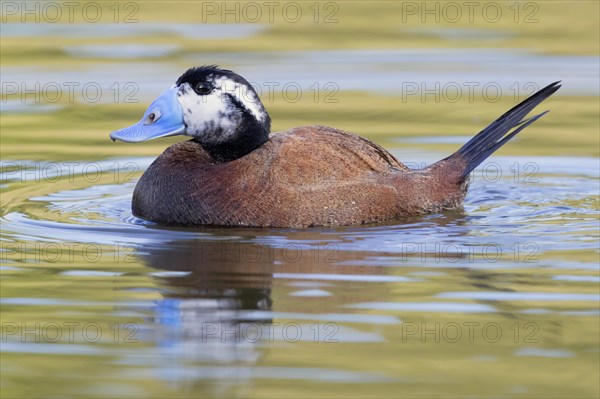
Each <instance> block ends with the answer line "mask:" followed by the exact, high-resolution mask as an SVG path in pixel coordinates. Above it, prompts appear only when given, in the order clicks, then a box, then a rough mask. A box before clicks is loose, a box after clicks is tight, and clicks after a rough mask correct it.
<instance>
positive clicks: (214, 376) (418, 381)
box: [1, 149, 599, 397]
mask: <svg viewBox="0 0 600 399" xmlns="http://www.w3.org/2000/svg"><path fill="white" fill-rule="evenodd" d="M424 151H426V149H424ZM396 155H397V156H398V157H402V156H404V158H405V159H406V156H407V155H406V154H403V153H402V152H400V151H396ZM493 160H494V162H495V165H498V166H499V167H500V169H501V170H503V171H505V172H506V171H510V170H511V167H512V168H513V169H514V168H516V167H517V166H515V165H521V167H522V165H523V159H521V158H519V157H495V158H493ZM529 160H530V162H531V159H529ZM149 161H150V159H149V158H128V159H122V158H121V159H111V160H107V161H104V162H99V163H95V164H96V165H97V168H98V170H100V171H101V172H102V173H101V176H102V177H101V179H100V181H98V182H95V183H92V182H91V181H90V179H91V178H90V176H89V175H86V174H85V170H86V168H85V167H80V168H73V169H72V170H71V171H70V173H62V175H60V174H59V173H54V174H49V172H43V171H44V170H46V171H49V168H48V166H47V164H39V163H38V164H37V165H36V164H35V163H32V162H25V163H22V162H14V161H13V162H12V163H10V162H5V163H4V164H3V165H2V166H3V167H4V175H3V180H4V190H5V191H4V196H5V198H7V199H8V201H7V202H5V204H6V207H5V212H4V216H3V219H2V224H3V255H4V256H3V263H2V269H1V272H2V297H3V298H2V315H3V316H2V319H3V338H2V339H3V341H2V351H3V355H2V370H3V373H2V377H3V386H4V389H6V392H8V393H10V392H20V393H26V394H27V395H31V396H47V395H49V396H85V395H89V394H91V393H94V394H98V393H99V392H101V393H102V394H103V395H105V396H108V397H111V396H119V397H123V396H125V397H127V396H131V397H139V396H144V397H161V396H166V395H176V396H178V397H187V396H190V397H191V396H194V397H196V396H198V395H211V396H228V397H229V396H264V395H266V396H277V395H280V394H281V395H283V393H282V392H296V393H297V394H299V395H306V396H308V395H311V394H317V393H322V392H330V393H335V394H337V395H340V396H352V395H355V396H382V395H383V396H385V395H388V396H389V395H390V393H393V392H396V393H397V392H401V395H400V396H412V395H415V394H417V393H423V392H426V393H429V394H431V395H434V396H439V395H442V396H443V395H445V393H446V392H449V391H448V390H451V392H452V393H453V395H459V396H460V395H468V396H498V395H500V396H520V395H521V396H526V397H533V396H543V395H548V394H550V393H552V394H555V395H561V394H564V395H579V396H591V395H593V393H594V383H595V382H596V381H597V378H598V377H597V375H594V374H593V373H589V369H590V368H593V367H595V365H596V364H597V363H596V362H597V360H598V334H597V333H598V316H599V314H598V300H599V296H598V266H597V262H596V261H597V256H598V241H597V240H598V219H597V217H598V204H597V201H598V198H597V194H598V168H597V166H598V160H597V159H595V158H579V159H578V160H577V162H578V167H577V168H573V169H568V168H563V167H561V161H564V162H562V163H563V164H572V161H573V160H569V159H564V160H561V158H559V157H538V158H534V159H533V163H534V164H535V165H536V169H535V170H536V172H535V173H534V174H533V175H531V176H529V178H528V179H525V178H522V177H521V178H517V177H516V176H515V175H514V173H510V172H509V174H508V175H504V176H502V177H500V178H496V177H495V175H494V176H492V177H490V175H489V170H490V169H489V165H488V166H487V169H479V170H478V171H477V172H476V173H475V175H474V181H473V184H472V187H471V191H470V193H469V195H468V197H467V200H466V205H465V209H464V211H460V212H454V213H449V214H444V215H441V214H440V215H431V216H426V217H422V218H415V219H410V220H402V221H398V222H395V223H388V224H384V225H372V226H362V227H360V226H359V227H356V226H355V227H344V228H335V229H331V228H312V229H307V230H293V229H280V230H253V229H229V228H204V229H177V228H162V227H160V226H156V225H154V224H153V223H150V222H146V221H143V220H140V219H137V218H135V217H133V216H132V215H131V213H130V210H129V207H130V201H131V192H132V190H133V187H134V182H135V177H137V176H138V175H139V173H138V174H136V175H135V176H133V177H134V178H133V179H131V180H129V179H128V180H127V181H123V182H120V181H118V180H120V179H121V178H122V177H124V174H123V170H124V169H123V170H121V171H120V172H121V174H122V175H118V174H115V170H118V169H119V168H118V167H117V168H116V169H115V165H125V164H128V163H129V164H135V165H137V166H139V168H140V170H143V169H144V168H145V167H147V165H148V163H149ZM407 161H411V159H410V157H409V159H407ZM414 161H415V162H416V161H417V159H414ZM81 164H82V165H84V164H85V163H84V162H83V161H82V162H81ZM44 165H46V167H44ZM57 165H59V168H60V165H61V164H56V165H54V167H55V169H56V170H58V168H57ZM63 166H64V165H63ZM20 167H23V168H24V169H19V168H20ZM27 170H29V172H27V173H25V172H24V171H27ZM61 170H63V171H64V170H66V169H65V168H64V167H63V168H62V169H61ZM32 171H37V173H34V172H32ZM23 176H27V177H28V178H29V179H28V180H27V179H23ZM94 176H95V175H94ZM24 180H25V181H24ZM116 181H118V182H116ZM533 369H535V370H540V372H539V373H531V370H533ZM566 370H567V371H566ZM525 374H527V375H526V376H525ZM574 375H577V376H578V378H580V379H581V382H580V383H578V384H572V383H569V382H568V380H570V379H571V378H573V376H574ZM73 376H77V378H75V379H74V378H73ZM23 378H27V379H29V378H34V379H36V380H39V381H42V383H41V384H35V385H32V386H29V387H28V388H27V389H26V390H24V388H23V386H22V385H21V382H20V381H22V379H23ZM474 379H477V380H479V381H481V383H478V384H477V385H473V383H472V381H473V380H474Z"/></svg>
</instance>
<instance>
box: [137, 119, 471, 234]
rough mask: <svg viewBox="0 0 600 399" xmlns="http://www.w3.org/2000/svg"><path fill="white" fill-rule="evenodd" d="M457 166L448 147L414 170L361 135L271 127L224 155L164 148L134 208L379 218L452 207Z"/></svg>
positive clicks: (167, 218) (296, 220)
mask: <svg viewBox="0 0 600 399" xmlns="http://www.w3.org/2000/svg"><path fill="white" fill-rule="evenodd" d="M465 165H466V164H465V162H464V161H462V160H461V158H460V157H457V156H455V157H450V158H447V159H446V160H442V161H440V162H438V163H436V164H434V165H433V166H432V167H429V168H427V169H423V170H414V171H413V170H410V169H408V168H407V167H406V166H404V165H403V164H402V163H400V162H399V161H398V160H396V159H395V158H394V157H393V156H392V155H391V154H390V153H389V152H387V151H386V150H385V149H383V148H381V147H379V146H378V145H376V144H374V143H372V142H370V141H369V140H367V139H364V138H362V137H359V136H356V135H353V134H351V133H346V132H343V131H340V130H337V129H332V128H328V127H323V126H308V127H299V128H295V129H292V130H289V131H285V132H279V133H274V134H272V135H271V137H270V139H269V140H268V141H267V142H266V143H264V144H263V145H261V146H260V147H259V148H257V149H255V150H254V151H252V152H250V153H248V154H246V155H245V156H243V157H241V158H238V159H234V160H232V161H229V162H218V161H216V160H214V159H213V158H212V157H211V156H210V155H209V154H208V153H207V152H206V151H204V150H203V149H202V147H201V146H200V144H199V143H198V142H196V141H194V140H190V141H186V142H182V143H178V144H175V145H173V146H171V147H169V148H168V149H167V150H166V151H165V152H164V153H163V154H162V155H160V156H159V157H158V158H157V159H156V160H155V161H154V162H153V163H152V165H151V166H150V167H149V168H148V170H147V171H146V172H145V173H144V175H143V176H142V177H141V179H140V181H139V182H138V184H137V186H136V188H135V191H134V193H133V214H134V215H136V216H138V217H141V218H144V219H148V220H152V221H155V222H158V223H162V224H173V225H228V226H254V227H308V226H337V225H351V224H363V223H372V222H380V221H384V220H389V219H395V218H399V217H403V216H412V215H418V214H425V213H431V212H437V211H442V210H445V209H453V208H456V207H460V206H461V204H462V201H463V199H464V197H465V194H466V188H467V187H466V186H467V184H466V183H465V180H461V172H462V171H463V170H464V168H465Z"/></svg>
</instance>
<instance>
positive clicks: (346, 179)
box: [110, 65, 561, 228]
mask: <svg viewBox="0 0 600 399" xmlns="http://www.w3.org/2000/svg"><path fill="white" fill-rule="evenodd" d="M560 87H561V86H560V81H558V82H554V83H552V84H550V85H548V86H546V87H544V88H543V89H541V90H539V91H538V92H536V93H534V94H533V95H531V96H530V97H529V98H527V99H525V100H524V101H522V102H521V103H519V104H518V105H516V106H514V107H513V108H511V109H510V110H509V111H507V112H506V113H504V114H503V115H502V116H500V117H499V118H497V119H496V120H495V121H494V122H492V123H491V124H490V125H489V126H487V127H486V128H484V129H483V130H482V131H480V132H479V133H478V134H476V135H475V136H474V137H473V138H472V139H470V140H469V141H468V142H467V143H466V144H464V145H463V146H462V147H461V148H460V149H458V151H456V152H455V153H454V154H452V155H450V156H448V157H446V158H444V159H442V160H440V161H438V162H436V163H433V164H432V165H430V166H427V167H424V168H421V169H414V168H413V169H411V168H408V167H407V166H405V165H404V164H403V163H401V162H400V161H398V160H397V159H396V158H395V157H394V156H393V155H392V154H390V152H388V151H387V150H385V149H384V148H383V147H381V146H379V145H377V144H375V143H373V142H372V141H370V140H368V139H366V138H364V137H361V136H358V135H355V134H352V133H349V132H346V131H342V130H339V129H335V128H332V127H327V126H320V125H314V126H300V127H296V128H292V129H290V130H287V131H282V132H275V133H272V132H271V118H270V116H269V114H268V112H267V110H266V109H265V107H264V105H263V103H262V102H261V100H260V98H259V96H258V94H257V93H256V91H255V90H254V88H253V87H252V85H251V84H250V83H249V82H248V81H247V80H246V79H245V78H243V77H242V76H240V75H238V74H237V73H235V72H233V71H231V70H227V69H222V68H219V67H217V66H215V65H206V66H198V67H192V68H190V69H188V70H187V71H186V72H185V73H184V74H183V75H181V76H180V77H179V78H178V79H177V81H176V82H175V84H174V85H173V86H172V87H170V88H169V89H167V90H166V91H165V92H163V93H162V94H161V95H160V96H159V97H158V98H157V99H156V100H154V101H153V102H152V103H151V104H150V106H149V107H148V109H147V110H146V112H145V113H144V115H143V116H142V119H141V120H140V121H139V122H138V123H136V124H134V125H132V126H130V127H126V128H124V129H120V130H116V131H113V132H112V133H110V138H111V139H112V140H113V141H117V140H120V141H123V142H129V143H135V142H142V141H146V140H151V139H156V138H159V137H167V136H175V135H182V136H187V137H189V138H190V139H189V140H187V141H183V142H178V143H176V144H174V145H172V146H170V147H168V148H167V149H166V150H165V151H164V152H163V153H162V154H161V155H160V156H158V157H157V158H156V159H155V160H154V162H153V163H152V164H151V165H150V166H149V167H148V169H147V170H146V171H145V172H144V173H143V175H142V176H141V177H140V179H139V180H138V182H137V184H136V186H135V189H134V191H133V196H132V213H133V215H134V216H136V217H138V218H141V219H145V220H148V221H151V222H154V223H156V224H159V225H171V226H235V227H254V228H308V227H313V226H347V225H361V224H370V223H379V222H387V221H393V220H401V219H402V218H407V217H414V216H419V215H426V214H432V213H443V212H446V211H450V210H457V209H461V208H462V206H463V202H464V199H465V196H466V193H467V189H468V186H469V175H470V174H471V172H472V171H473V170H474V169H475V168H476V167H477V166H478V165H479V164H481V163H482V162H483V161H484V160H485V159H486V158H488V157H489V156H490V155H491V154H492V153H494V152H495V151H496V150H498V149H499V148H500V147H502V146H503V145H504V144H506V143H507V142H508V141H509V140H511V139H512V138H513V137H514V136H515V135H517V134H518V133H519V132H521V131H522V130H523V129H525V128H526V127H527V126H529V125H531V124H532V123H533V122H535V121H536V120H538V119H539V118H540V117H542V116H543V115H545V114H546V113H547V112H548V111H545V112H542V113H540V114H537V115H534V116H531V117H528V118H526V116H527V115H528V114H529V113H530V112H531V111H532V110H533V109H534V108H535V107H536V106H537V105H539V104H540V103H541V102H542V101H544V100H545V99H547V98H548V97H550V96H551V95H552V94H553V93H554V92H556V91H557V90H558V89H559V88H560Z"/></svg>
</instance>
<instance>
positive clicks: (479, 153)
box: [446, 81, 560, 182]
mask: <svg viewBox="0 0 600 399" xmlns="http://www.w3.org/2000/svg"><path fill="white" fill-rule="evenodd" d="M559 83H560V81H559V82H554V83H552V84H550V85H548V86H546V87H544V88H543V89H542V90H540V91H538V92H537V93H535V94H533V95H532V96H531V97H529V98H527V99H525V100H524V101H523V102H521V103H519V104H518V105H516V106H514V107H513V108H511V109H510V110H509V111H508V112H506V113H505V114H504V115H502V116H501V117H500V118H498V119H496V120H495V121H494V122H492V124H490V125H489V126H488V127H486V128H485V129H483V130H482V131H481V132H479V133H478V134H477V135H476V136H475V137H473V138H472V139H471V140H469V141H468V142H467V144H465V145H464V146H462V147H461V149H460V150H458V151H457V152H455V153H454V154H452V155H451V156H450V157H448V158H455V159H456V158H457V157H459V158H461V159H462V160H463V161H464V162H466V167H465V169H464V171H463V172H462V174H461V175H460V178H459V181H461V182H462V181H465V180H466V179H467V177H469V173H471V172H472V171H473V169H475V168H476V167H477V166H478V165H479V164H481V163H482V162H483V161H484V160H485V159H486V158H487V157H489V156H490V155H492V154H493V153H494V152H495V151H496V150H497V149H498V148H500V147H502V146H503V145H504V144H506V142H507V141H509V140H510V139H511V138H513V137H514V136H515V135H516V134H517V133H519V132H520V131H521V130H523V129H525V128H526V127H527V126H529V125H531V124H532V123H533V122H535V121H536V120H538V119H539V118H541V117H542V116H544V115H545V114H546V113H548V111H546V112H542V113H541V114H539V115H535V116H533V117H531V118H528V119H523V118H524V117H525V116H526V115H527V114H528V113H529V112H531V110H533V109H534V108H535V107H536V106H538V104H539V103H541V102H542V101H544V100H545V99H547V98H548V97H550V96H551V95H552V94H553V93H554V92H555V91H557V90H558V89H559V88H560V84H559ZM513 128H516V129H515V130H513V131H512V132H510V130H511V129H513ZM509 132H510V133H509ZM448 158H446V159H448Z"/></svg>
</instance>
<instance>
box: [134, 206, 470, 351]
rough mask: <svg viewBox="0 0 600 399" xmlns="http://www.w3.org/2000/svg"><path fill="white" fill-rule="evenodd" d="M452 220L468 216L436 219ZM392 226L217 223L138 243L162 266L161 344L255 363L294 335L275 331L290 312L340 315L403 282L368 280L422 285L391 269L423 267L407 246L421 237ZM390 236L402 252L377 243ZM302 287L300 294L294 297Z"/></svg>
mask: <svg viewBox="0 0 600 399" xmlns="http://www.w3.org/2000/svg"><path fill="white" fill-rule="evenodd" d="M419 222H422V221H419ZM446 223H453V226H455V228H456V227H457V226H458V227H460V226H461V225H462V220H461V219H458V220H457V218H448V217H445V218H442V220H435V223H433V225H434V230H435V229H439V228H440V227H443V226H444V224H446ZM396 226H397V225H396ZM384 229H385V226H382V225H379V226H377V227H375V228H373V229H372V230H369V228H368V227H365V228H363V229H354V230H353V229H351V228H350V229H349V228H344V229H341V230H340V231H334V230H327V231H318V230H301V231H287V232H286V231H278V232H275V231H272V230H271V231H254V230H243V231H241V230H220V229H215V230H206V231H204V232H202V233H201V234H203V235H202V236H200V237H198V236H197V238H195V239H178V240H177V241H172V242H158V243H156V242H155V243H152V244H147V245H144V246H142V247H141V248H138V254H141V255H140V257H141V260H142V261H143V262H144V263H145V264H146V265H147V266H149V267H151V268H154V269H157V270H158V271H157V272H155V273H153V275H154V276H155V278H156V280H157V282H158V283H159V284H158V285H159V288H160V290H161V295H162V296H163V299H162V300H160V301H159V303H158V305H157V307H156V313H155V320H154V322H155V323H156V324H158V330H160V331H161V338H159V340H160V341H161V343H160V344H161V345H162V346H170V347H173V346H177V347H178V348H180V349H182V350H183V352H182V354H183V355H184V356H188V357H189V356H191V357H193V358H194V359H196V360H198V359H202V360H206V361H210V362H211V363H214V362H217V363H222V362H231V361H237V360H239V361H252V362H255V361H257V360H258V358H259V357H260V355H259V353H258V351H257V350H256V347H257V346H258V345H260V344H262V343H265V342H269V343H272V342H280V341H285V337H282V331H281V326H279V327H274V324H273V315H274V314H275V315H276V316H277V317H278V318H281V316H282V315H283V314H285V313H286V312H288V313H289V314H292V313H293V314H294V315H295V316H297V315H298V314H300V313H303V314H306V316H310V313H315V315H316V313H328V309H332V310H330V311H329V312H334V313H335V312H340V309H343V306H344V305H346V304H349V303H354V302H371V301H381V298H382V297H388V296H393V294H392V292H391V291H392V290H393V287H394V284H374V285H372V286H371V285H369V286H365V285H364V282H365V281H371V282H379V283H387V282H389V283H403V282H410V281H416V280H415V279H412V278H410V277H405V276H399V275H396V274H395V272H394V271H395V270H397V268H395V267H390V266H402V267H403V268H406V271H407V272H408V271H409V269H411V268H412V269H416V270H419V269H420V268H421V266H422V265H421V266H419V265H418V264H417V265H416V266H413V264H414V262H413V261H415V260H416V261H417V263H418V261H419V259H420V256H419V254H413V253H412V252H410V253H402V252H401V251H402V248H403V246H406V245H405V244H407V241H408V240H409V239H412V240H414V239H415V237H411V236H410V233H408V232H407V230H404V228H403V229H402V230H396V231H394V236H392V235H391V233H390V232H389V231H385V230H384ZM390 229H392V230H393V229H394V226H390ZM366 233H368V234H366ZM444 234H446V233H444ZM382 236H386V237H388V238H389V237H396V240H397V243H398V245H397V247H398V248H399V249H400V252H384V251H381V250H378V248H375V245H376V243H377V241H378V240H381V237H382ZM402 236H403V237H404V238H400V239H398V237H402ZM428 238H429V237H428ZM361 242H362V244H361ZM411 245H412V244H411ZM386 246H387V247H388V248H389V247H390V245H389V243H388V244H386ZM413 247H414V245H412V246H410V248H413ZM367 248H373V249H372V250H368V249H367ZM407 248H409V247H407ZM456 256H457V258H462V257H464V254H456ZM459 262H460V261H459ZM403 274H404V273H403ZM274 278H277V280H278V284H277V287H278V295H277V298H278V301H279V304H278V309H277V313H274V312H273V302H274V301H273V285H274V283H273V280H274ZM358 286H360V289H355V288H358ZM371 287H372V289H371ZM349 288H350V289H349ZM296 290H300V291H296ZM388 291H390V292H389V295H388ZM298 292H301V295H295V294H296V293H298ZM319 293H320V294H322V296H319V295H320V294H319ZM311 295H315V296H316V297H315V296H313V298H312V299H311V298H310V296H311ZM300 296H302V297H303V298H304V299H303V300H301V301H300V300H299V298H298V297H300ZM317 301H318V304H319V305H316V303H317ZM315 305H316V306H315ZM284 318H285V317H284ZM305 319H306V320H308V319H309V318H308V317H306V318H305ZM275 325H277V323H275ZM307 335H308V334H307ZM242 348H244V350H242ZM177 352H178V351H177Z"/></svg>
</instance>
